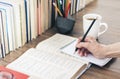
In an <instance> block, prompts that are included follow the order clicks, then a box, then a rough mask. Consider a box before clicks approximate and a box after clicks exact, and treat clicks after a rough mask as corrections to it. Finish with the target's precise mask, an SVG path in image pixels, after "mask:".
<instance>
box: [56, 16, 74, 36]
mask: <svg viewBox="0 0 120 79" xmlns="http://www.w3.org/2000/svg"><path fill="white" fill-rule="evenodd" d="M74 24H75V20H73V19H68V18H64V17H57V19H56V28H57V30H58V32H59V33H62V34H68V33H70V32H72V30H73V27H74Z"/></svg>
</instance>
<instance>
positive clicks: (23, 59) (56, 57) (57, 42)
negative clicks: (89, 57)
mask: <svg viewBox="0 0 120 79" xmlns="http://www.w3.org/2000/svg"><path fill="white" fill-rule="evenodd" d="M74 40H76V38H74V37H70V36H66V35H62V34H55V35H54V36H52V37H50V38H48V39H46V40H44V41H42V42H40V43H39V44H38V45H37V46H36V47H35V48H30V49H29V50H27V51H26V52H25V53H24V54H23V55H22V56H20V57H19V58H18V59H16V60H15V61H13V62H12V63H10V64H8V65H7V68H10V69H12V70H15V71H19V72H21V73H25V74H27V75H30V76H32V77H37V78H38V79H76V78H78V77H79V76H81V75H82V74H83V73H84V72H85V71H86V70H87V69H89V67H90V66H91V64H90V62H89V61H86V60H82V59H78V58H76V57H73V56H70V55H68V54H64V53H62V52H61V48H63V47H66V46H67V45H69V44H71V42H73V41H74ZM46 75H47V76H46Z"/></svg>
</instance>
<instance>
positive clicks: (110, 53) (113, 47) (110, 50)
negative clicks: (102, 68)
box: [106, 42, 120, 58]
mask: <svg viewBox="0 0 120 79" xmlns="http://www.w3.org/2000/svg"><path fill="white" fill-rule="evenodd" d="M106 51H107V52H106V57H111V58H114V57H120V42H119V43H114V44H110V45H107V46H106Z"/></svg>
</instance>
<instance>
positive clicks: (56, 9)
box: [53, 2, 63, 16]
mask: <svg viewBox="0 0 120 79" xmlns="http://www.w3.org/2000/svg"><path fill="white" fill-rule="evenodd" d="M53 5H54V7H55V8H56V10H57V11H58V13H59V14H60V16H63V14H62V13H61V11H60V10H59V9H58V7H57V5H56V4H55V3H54V2H53Z"/></svg>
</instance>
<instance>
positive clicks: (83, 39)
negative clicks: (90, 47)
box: [75, 18, 97, 52]
mask: <svg viewBox="0 0 120 79" xmlns="http://www.w3.org/2000/svg"><path fill="white" fill-rule="evenodd" d="M96 19H97V18H96ZM96 19H94V20H93V22H92V23H91V25H90V27H89V28H88V30H87V31H86V33H85V34H84V36H83V38H82V40H81V41H80V42H84V41H85V38H86V36H87V34H88V32H89V31H90V29H91V28H92V26H93V24H94V23H95V21H96ZM78 49H79V48H76V49H75V52H76V51H77V50H78Z"/></svg>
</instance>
